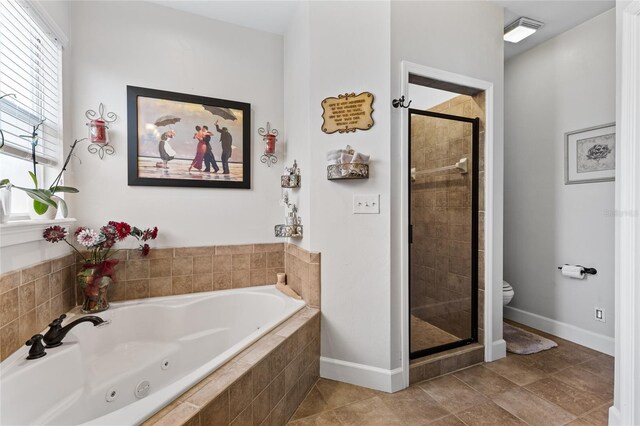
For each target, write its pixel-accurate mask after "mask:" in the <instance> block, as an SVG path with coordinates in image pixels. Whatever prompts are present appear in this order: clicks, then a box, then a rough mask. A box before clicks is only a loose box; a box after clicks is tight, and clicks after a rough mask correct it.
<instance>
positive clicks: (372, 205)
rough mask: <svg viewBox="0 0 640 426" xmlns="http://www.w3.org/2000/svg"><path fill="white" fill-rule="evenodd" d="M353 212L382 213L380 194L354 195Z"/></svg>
mask: <svg viewBox="0 0 640 426" xmlns="http://www.w3.org/2000/svg"><path fill="white" fill-rule="evenodd" d="M353 214H380V195H379V194H376V195H354V196H353Z"/></svg>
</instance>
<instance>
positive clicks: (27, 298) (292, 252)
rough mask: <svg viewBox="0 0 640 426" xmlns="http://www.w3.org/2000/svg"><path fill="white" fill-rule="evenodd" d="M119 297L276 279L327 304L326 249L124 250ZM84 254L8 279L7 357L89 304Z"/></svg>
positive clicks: (1, 342) (3, 310) (2, 343)
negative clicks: (283, 276)
mask: <svg viewBox="0 0 640 426" xmlns="http://www.w3.org/2000/svg"><path fill="white" fill-rule="evenodd" d="M113 258H115V259H118V260H119V261H120V262H119V263H118V265H117V266H116V267H115V268H114V270H115V274H116V275H115V279H116V283H115V284H113V285H111V286H109V300H110V301H112V302H117V301H124V300H132V299H144V298H148V297H161V296H171V295H178V294H189V293H197V292H205V291H212V290H224V289H230V288H242V287H251V286H261V285H265V284H274V283H275V282H276V274H277V273H279V272H286V273H287V277H288V278H287V279H288V283H289V285H291V287H292V288H293V289H294V290H295V291H296V292H297V293H298V294H300V295H301V296H302V298H303V299H304V300H305V302H306V303H307V304H308V305H309V306H313V307H319V306H320V253H313V252H308V251H306V250H304V249H301V248H299V247H298V246H295V245H293V244H287V243H272V244H271V243H264V244H243V245H224V246H223V245H220V246H207V247H181V248H157V249H152V250H151V252H150V253H149V255H148V256H146V257H142V256H141V254H140V252H139V251H138V250H120V251H119V252H118V253H116V255H115V256H114V257H113ZM81 266H82V263H81V258H79V256H74V255H73V254H69V255H66V256H63V257H60V258H56V259H53V260H50V261H46V262H42V263H39V264H36V265H33V266H30V267H28V268H24V269H22V270H18V271H12V272H8V273H5V274H2V275H1V276H0V361H1V360H4V359H6V358H7V357H8V356H9V355H11V354H12V353H13V352H15V351H16V350H18V349H19V348H20V347H21V346H22V345H24V342H25V341H26V340H28V339H29V338H30V337H31V336H32V335H34V334H37V333H39V332H43V331H45V330H46V328H47V325H48V324H49V323H50V322H51V321H52V320H53V319H54V318H56V317H58V316H60V315H62V314H63V313H65V312H68V311H70V310H71V309H72V308H73V307H74V306H76V305H78V304H82V301H83V295H82V289H81V288H79V286H77V285H76V273H77V271H79V270H80V267H81Z"/></svg>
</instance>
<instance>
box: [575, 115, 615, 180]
mask: <svg viewBox="0 0 640 426" xmlns="http://www.w3.org/2000/svg"><path fill="white" fill-rule="evenodd" d="M615 135H616V124H615V123H608V124H603V125H600V126H593V127H588V128H585V129H580V130H575V131H572V132H567V133H565V134H564V140H565V161H564V183H565V185H573V184H581V183H596V182H611V181H614V180H615ZM594 148H596V149H595V151H594ZM585 151H586V153H587V154H586V155H585ZM594 152H595V154H599V155H592V154H593V153H594ZM603 159H604V160H606V162H603V163H602V164H601V163H600V161H601V160H603Z"/></svg>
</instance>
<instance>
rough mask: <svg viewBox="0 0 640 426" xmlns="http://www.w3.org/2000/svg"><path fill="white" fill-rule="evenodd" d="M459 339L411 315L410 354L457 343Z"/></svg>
mask: <svg viewBox="0 0 640 426" xmlns="http://www.w3.org/2000/svg"><path fill="white" fill-rule="evenodd" d="M458 340H461V338H460V337H457V336H454V335H453V334H449V333H447V332H446V331H444V330H441V329H439V328H438V327H436V326H435V325H432V324H430V323H428V322H427V321H424V320H422V319H420V318H418V317H416V316H415V315H411V352H415V351H419V350H420V349H427V348H433V347H436V346H440V345H444V344H447V343H452V342H457V341H458Z"/></svg>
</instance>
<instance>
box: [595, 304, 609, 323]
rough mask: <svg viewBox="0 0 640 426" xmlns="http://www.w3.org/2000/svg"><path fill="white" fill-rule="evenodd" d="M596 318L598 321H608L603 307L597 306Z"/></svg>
mask: <svg viewBox="0 0 640 426" xmlns="http://www.w3.org/2000/svg"><path fill="white" fill-rule="evenodd" d="M594 318H595V320H596V321H602V322H607V320H606V317H605V315H604V309H602V308H598V307H596V308H595V312H594Z"/></svg>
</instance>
